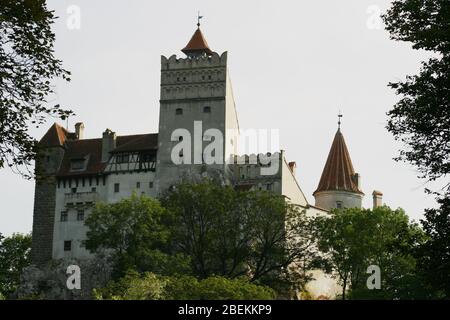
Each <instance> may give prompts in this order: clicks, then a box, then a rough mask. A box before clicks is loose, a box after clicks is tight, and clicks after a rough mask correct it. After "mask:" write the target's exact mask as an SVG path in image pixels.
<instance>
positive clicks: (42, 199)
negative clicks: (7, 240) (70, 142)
mask: <svg viewBox="0 0 450 320" xmlns="http://www.w3.org/2000/svg"><path fill="white" fill-rule="evenodd" d="M67 134H68V133H67V131H66V130H65V129H64V128H63V127H61V126H59V125H57V124H56V123H55V124H54V125H53V126H52V127H51V128H50V129H49V130H48V131H47V133H46V134H45V136H44V137H43V138H42V139H41V141H40V142H39V146H40V147H41V148H42V149H43V151H42V153H41V155H40V157H39V158H37V159H36V185H35V194H34V211H33V246H32V249H31V260H32V261H33V263H35V264H43V263H45V262H47V261H49V260H51V259H52V252H53V251H52V250H53V226H54V223H55V205H56V188H57V179H56V174H57V172H58V170H59V168H60V165H61V162H62V159H63V157H64V152H65V148H64V143H65V140H66V137H67Z"/></svg>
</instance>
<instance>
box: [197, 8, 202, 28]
mask: <svg viewBox="0 0 450 320" xmlns="http://www.w3.org/2000/svg"><path fill="white" fill-rule="evenodd" d="M201 18H203V16H201V15H200V11H198V13H197V27H199V28H200V19H201Z"/></svg>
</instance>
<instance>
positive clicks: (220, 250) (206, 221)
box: [162, 181, 313, 286]
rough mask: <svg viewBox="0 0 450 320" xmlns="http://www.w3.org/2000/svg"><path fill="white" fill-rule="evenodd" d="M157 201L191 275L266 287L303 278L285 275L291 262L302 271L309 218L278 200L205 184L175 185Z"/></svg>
mask: <svg viewBox="0 0 450 320" xmlns="http://www.w3.org/2000/svg"><path fill="white" fill-rule="evenodd" d="M162 203H163V205H164V206H165V207H166V208H167V210H168V211H169V212H171V214H172V215H171V217H172V218H173V221H172V222H171V229H172V235H173V238H172V241H171V244H172V247H173V250H174V251H176V252H180V253H182V254H184V255H186V256H189V257H190V258H191V261H192V269H193V271H194V275H196V276H197V277H199V278H207V277H210V276H213V275H220V276H223V277H227V278H237V277H240V276H244V275H249V276H250V278H251V280H252V281H259V282H260V283H264V284H268V285H271V286H276V285H277V282H278V285H279V284H280V282H288V286H289V285H290V286H293V285H298V286H302V284H304V282H305V281H306V279H307V278H308V275H307V274H306V273H298V274H297V278H295V279H294V278H292V277H291V278H289V277H288V276H287V275H286V271H287V270H288V266H289V265H291V264H292V263H294V262H299V261H302V262H303V264H299V266H300V268H301V269H302V270H305V269H306V268H307V266H308V262H309V261H310V260H312V256H313V252H312V251H313V250H312V243H313V241H312V240H311V237H312V234H311V233H310V229H309V228H308V224H309V223H310V221H309V219H308V218H307V217H306V215H305V213H304V212H303V211H300V210H299V209H298V207H295V206H293V205H290V204H289V203H287V202H286V201H285V199H284V197H282V196H280V195H275V194H273V193H269V192H238V191H235V190H234V189H233V188H231V187H228V186H225V187H222V186H219V185H217V184H214V183H211V182H208V181H205V182H204V183H201V184H189V183H184V184H181V185H178V186H177V187H176V188H175V189H174V190H172V191H170V192H169V193H168V194H166V195H165V197H164V198H163V199H162ZM288 280H289V281H288Z"/></svg>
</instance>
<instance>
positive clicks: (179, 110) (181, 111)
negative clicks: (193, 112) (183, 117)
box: [175, 108, 183, 115]
mask: <svg viewBox="0 0 450 320" xmlns="http://www.w3.org/2000/svg"><path fill="white" fill-rule="evenodd" d="M175 114H178V115H179V114H183V109H181V108H177V109H176V110H175Z"/></svg>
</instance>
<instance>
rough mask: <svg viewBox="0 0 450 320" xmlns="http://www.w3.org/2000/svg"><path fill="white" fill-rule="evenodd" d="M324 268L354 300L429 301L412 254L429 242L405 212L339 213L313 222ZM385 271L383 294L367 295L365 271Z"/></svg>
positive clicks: (345, 211)
mask: <svg viewBox="0 0 450 320" xmlns="http://www.w3.org/2000/svg"><path fill="white" fill-rule="evenodd" d="M315 224H316V232H317V239H318V249H319V250H320V251H321V252H322V254H323V255H322V256H321V258H320V259H319V262H320V265H321V266H322V268H323V269H324V270H326V271H327V272H328V273H330V274H332V275H334V276H335V277H336V278H337V279H338V280H339V282H340V283H341V285H342V298H343V299H346V293H347V289H350V292H351V298H355V299H358V298H371V299H374V298H383V299H413V298H420V297H422V298H425V296H424V295H425V293H423V292H421V285H422V283H420V279H419V277H418V276H417V275H416V268H415V264H416V261H415V259H414V250H415V249H416V248H418V247H419V246H420V244H422V243H423V242H424V240H425V236H424V234H423V232H422V231H421V229H420V228H419V227H418V225H416V224H414V223H410V222H409V221H408V216H407V215H406V214H405V213H404V212H403V210H401V209H398V210H391V209H390V208H388V207H378V208H376V209H374V210H369V209H357V208H354V209H342V210H335V211H333V212H332V213H331V216H330V217H319V218H317V219H316V221H315ZM371 265H376V266H378V267H379V268H380V270H381V290H368V289H367V286H366V281H367V278H368V277H369V275H368V274H367V273H366V272H367V268H368V267H369V266H371Z"/></svg>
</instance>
